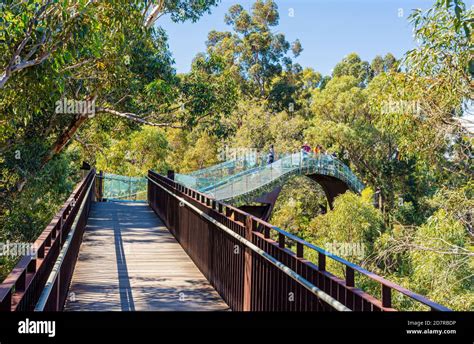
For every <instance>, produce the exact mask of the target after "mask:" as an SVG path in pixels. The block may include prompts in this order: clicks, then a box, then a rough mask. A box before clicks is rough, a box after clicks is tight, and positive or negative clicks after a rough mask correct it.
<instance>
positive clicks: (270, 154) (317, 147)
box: [267, 142, 336, 164]
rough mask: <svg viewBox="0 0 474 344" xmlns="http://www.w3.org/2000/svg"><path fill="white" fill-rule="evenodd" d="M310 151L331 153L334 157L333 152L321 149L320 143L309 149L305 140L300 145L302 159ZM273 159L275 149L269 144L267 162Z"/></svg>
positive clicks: (315, 153)
mask: <svg viewBox="0 0 474 344" xmlns="http://www.w3.org/2000/svg"><path fill="white" fill-rule="evenodd" d="M310 153H313V154H314V155H318V154H327V155H331V156H332V157H336V154H335V153H332V154H331V153H329V152H328V151H325V150H323V147H322V146H321V145H315V146H314V148H313V149H311V146H310V145H309V144H308V142H305V143H304V144H303V145H302V146H301V154H302V157H303V159H306V158H307V157H308V155H309V154H310ZM274 161H275V149H274V148H273V145H270V148H269V150H268V154H267V164H273V162H274Z"/></svg>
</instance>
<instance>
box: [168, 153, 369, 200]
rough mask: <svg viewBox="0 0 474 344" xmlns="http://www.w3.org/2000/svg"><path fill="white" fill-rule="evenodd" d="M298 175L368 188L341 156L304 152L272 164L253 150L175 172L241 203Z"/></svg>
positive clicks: (186, 181)
mask: <svg viewBox="0 0 474 344" xmlns="http://www.w3.org/2000/svg"><path fill="white" fill-rule="evenodd" d="M294 175H306V176H319V177H323V178H326V179H328V180H330V179H334V180H336V181H337V182H340V183H343V184H344V185H346V186H347V189H350V190H352V191H354V192H356V193H360V192H361V191H362V190H363V188H364V185H363V184H362V182H361V181H360V180H359V179H358V178H357V176H356V175H355V174H354V173H353V172H352V171H351V170H350V168H349V167H347V166H346V165H345V164H344V163H342V162H341V161H340V160H338V159H337V158H334V157H333V156H331V155H326V154H317V155H315V154H312V153H308V154H305V153H301V152H299V153H293V154H287V155H283V156H282V157H281V158H280V159H278V160H276V161H275V162H273V163H272V164H267V163H266V161H265V159H262V158H260V157H259V156H258V155H257V154H250V155H246V156H243V157H241V158H238V159H232V160H229V161H226V162H223V163H221V164H218V165H214V166H211V167H209V168H205V169H202V170H198V171H195V172H193V173H190V174H175V180H176V181H177V182H178V183H180V184H183V185H185V186H187V187H190V188H194V189H197V190H198V191H200V192H202V193H204V194H207V195H209V196H211V197H213V198H215V199H216V200H221V201H226V202H232V203H241V202H249V201H253V200H255V199H257V198H258V197H259V196H261V195H263V194H266V193H268V192H271V191H272V190H274V189H275V188H278V187H280V186H282V185H283V184H284V183H285V182H286V181H287V180H288V179H289V178H290V177H292V176H294ZM315 179H316V180H317V181H318V179H317V178H315ZM323 188H324V185H323ZM325 191H326V190H325Z"/></svg>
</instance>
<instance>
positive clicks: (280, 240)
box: [278, 233, 286, 248]
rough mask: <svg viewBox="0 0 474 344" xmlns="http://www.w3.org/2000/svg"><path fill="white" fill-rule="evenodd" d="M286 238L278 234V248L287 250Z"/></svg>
mask: <svg viewBox="0 0 474 344" xmlns="http://www.w3.org/2000/svg"><path fill="white" fill-rule="evenodd" d="M285 238H286V237H285V235H284V234H283V233H278V247H280V248H285Z"/></svg>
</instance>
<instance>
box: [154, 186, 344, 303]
mask: <svg viewBox="0 0 474 344" xmlns="http://www.w3.org/2000/svg"><path fill="white" fill-rule="evenodd" d="M147 179H148V180H149V181H150V182H152V183H153V184H155V185H157V186H158V187H160V188H161V189H163V190H164V191H165V192H167V193H168V194H170V195H171V196H173V197H174V198H176V199H177V200H178V201H179V202H180V204H183V205H186V206H187V207H188V208H190V209H192V210H193V211H194V212H196V213H197V214H199V215H200V216H201V217H203V218H205V219H206V220H207V221H209V222H211V223H212V224H214V225H216V226H217V227H218V228H219V229H221V230H223V231H224V232H226V233H227V234H229V235H231V236H232V237H234V238H235V239H237V240H238V241H239V242H241V243H242V244H244V245H245V246H246V247H248V248H249V249H251V250H252V251H254V252H255V253H257V254H258V255H260V256H261V257H263V258H264V259H266V260H267V261H268V262H270V263H271V264H273V265H274V266H276V267H277V268H278V269H280V270H281V271H283V272H284V273H285V274H286V275H288V276H290V277H291V278H293V279H294V280H295V281H296V282H298V283H300V284H301V285H303V286H304V287H305V288H306V289H308V290H309V291H310V292H312V293H313V294H314V295H316V296H317V297H319V298H320V299H321V300H323V301H324V302H326V303H328V304H329V305H331V306H332V307H334V308H335V309H336V310H338V311H343V312H344V311H345V312H350V311H351V309H349V308H348V307H346V306H345V305H343V304H342V303H340V302H339V301H337V300H336V299H335V298H333V297H332V296H330V295H329V294H327V293H325V292H324V291H322V290H321V289H319V288H318V287H316V286H315V285H314V284H312V283H311V282H310V281H308V280H307V279H305V278H304V277H303V276H301V275H299V274H298V273H296V272H295V271H294V270H292V269H290V268H289V267H288V266H286V265H285V264H283V263H281V262H280V261H278V260H277V259H275V258H274V257H272V256H271V255H269V254H268V253H267V252H265V251H264V250H262V249H261V248H259V247H258V246H256V245H254V244H253V243H252V242H250V241H249V240H247V239H245V238H244V237H242V236H240V235H239V234H237V233H235V232H234V231H233V230H232V229H230V228H229V227H227V226H224V225H223V224H222V223H220V222H218V221H217V220H215V219H213V218H212V217H210V216H209V215H207V214H206V213H205V212H203V211H201V210H200V209H198V208H197V207H195V206H194V205H192V204H191V203H189V202H188V201H186V200H185V199H184V198H182V197H179V196H177V195H175V194H174V193H172V192H171V191H169V190H168V189H166V188H165V187H163V186H162V185H160V184H158V183H157V182H156V181H154V180H153V179H151V178H149V177H147Z"/></svg>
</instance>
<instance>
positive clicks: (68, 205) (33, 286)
mask: <svg viewBox="0 0 474 344" xmlns="http://www.w3.org/2000/svg"><path fill="white" fill-rule="evenodd" d="M94 184H95V170H91V171H89V173H88V174H87V176H86V177H85V178H84V179H83V180H82V181H81V182H80V183H79V184H78V185H77V187H76V188H75V189H74V191H73V193H72V194H71V196H70V197H69V198H68V200H67V201H66V202H65V203H64V205H63V206H62V208H61V210H60V211H59V212H58V213H57V214H56V216H55V217H54V218H53V220H52V221H51V223H50V224H49V225H48V226H47V227H46V229H45V230H44V231H43V232H42V233H41V235H40V236H39V237H38V239H37V240H36V241H35V243H34V247H35V249H36V255H34V256H24V257H23V258H22V259H21V260H20V261H19V262H18V264H17V265H16V266H15V268H14V269H13V270H12V272H11V273H10V274H9V275H8V276H7V278H6V279H5V280H4V281H3V283H2V284H0V311H32V310H34V308H35V306H36V304H37V302H38V300H39V298H40V296H41V294H42V293H43V291H44V288H45V285H46V282H47V280H48V278H49V276H50V275H51V273H52V270H53V267H54V266H55V263H56V261H57V258H58V256H59V254H60V251H61V249H62V247H63V245H64V243H65V242H66V240H67V238H68V234H69V233H70V231H71V227H73V226H74V227H75V228H76V230H75V233H74V238H73V240H72V244H71V248H70V250H69V253H68V257H67V259H65V261H64V265H63V269H61V272H60V280H61V283H60V284H57V285H56V286H55V289H54V295H55V297H54V302H55V306H54V307H50V308H48V309H55V310H60V309H62V305H63V304H64V301H65V299H66V297H67V292H68V287H69V282H70V279H71V277H72V273H73V271H74V266H75V263H76V258H77V253H78V250H79V246H80V242H81V238H82V233H83V231H84V227H85V225H86V222H87V217H88V214H89V209H90V203H91V202H92V199H93V197H94V193H93V192H90V190H91V189H92V190H93V189H94ZM81 206H82V207H83V209H82V211H80V210H81ZM78 213H80V214H79V216H78Z"/></svg>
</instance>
